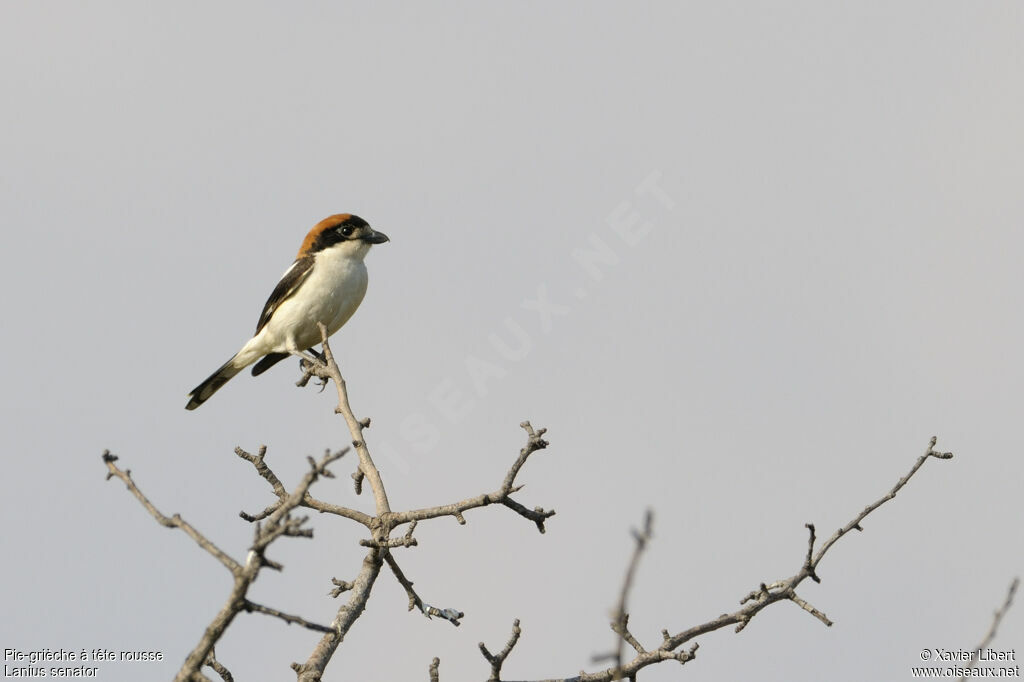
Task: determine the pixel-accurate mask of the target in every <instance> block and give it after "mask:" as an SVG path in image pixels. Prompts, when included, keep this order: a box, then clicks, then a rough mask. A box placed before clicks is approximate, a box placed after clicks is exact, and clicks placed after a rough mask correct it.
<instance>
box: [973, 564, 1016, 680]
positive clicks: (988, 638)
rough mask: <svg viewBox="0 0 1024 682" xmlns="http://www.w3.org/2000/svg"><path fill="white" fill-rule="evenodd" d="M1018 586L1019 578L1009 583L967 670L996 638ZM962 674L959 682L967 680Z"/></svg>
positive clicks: (975, 664)
mask: <svg viewBox="0 0 1024 682" xmlns="http://www.w3.org/2000/svg"><path fill="white" fill-rule="evenodd" d="M1019 585H1020V578H1014V579H1013V581H1012V582H1011V583H1010V589H1009V590H1007V591H1006V600H1005V601H1004V602H1003V605H1002V607H1000V608H999V609H996V612H995V613H994V614H993V616H992V625H990V626H989V628H988V632H987V633H985V638H984V639H982V640H981V644H979V645H978V646H976V647H975V648H974V653H973V654H972V655H971V663H970V665H968V666H967V668H966V669H967V670H971V669H972V668H974V667H975V666H977V665H978V659H979V658H980V657H981V652H982V651H984V650H985V649H987V648H988V645H989V644H991V643H992V640H994V639H995V638H996V632H997V631H998V630H999V624H1000V623H1002V622H1003V616H1005V615H1006V612H1007V611H1009V610H1010V607H1011V606H1013V596H1014V595H1015V594H1017V587H1018V586H1019ZM968 674H969V673H966V674H964V676H963V677H961V678H960V680H961V682H963V680H966V679H967V675H968Z"/></svg>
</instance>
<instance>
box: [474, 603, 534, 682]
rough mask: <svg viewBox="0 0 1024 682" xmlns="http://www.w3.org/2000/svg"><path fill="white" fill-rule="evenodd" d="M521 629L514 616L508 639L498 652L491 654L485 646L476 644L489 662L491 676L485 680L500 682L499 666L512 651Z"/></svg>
mask: <svg viewBox="0 0 1024 682" xmlns="http://www.w3.org/2000/svg"><path fill="white" fill-rule="evenodd" d="M522 632H523V631H522V630H521V629H520V628H519V619H518V618H516V619H515V620H514V621H512V634H511V635H510V636H509V638H508V641H507V642H505V648H503V649H502V650H501V651H500V652H499V653H498V654H492V653H491V652H490V651H488V650H487V646H486V645H485V644H484V643H483V642H480V643H479V644H478V645H477V646H479V647H480V653H481V654H483V655H484V658H486V659H487V662H488V663H490V664H491V676H490V677H488V678H487V682H500V681H501V666H503V665H504V664H505V659H506V658H508V655H509V654H510V653H512V648H513V647H514V646H515V645H516V642H518V641H519V635H521V634H522Z"/></svg>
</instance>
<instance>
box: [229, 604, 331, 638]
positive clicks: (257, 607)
mask: <svg viewBox="0 0 1024 682" xmlns="http://www.w3.org/2000/svg"><path fill="white" fill-rule="evenodd" d="M242 608H243V610H245V611H247V612H249V613H265V614H266V615H268V616H274V617H275V618H280V619H281V620H283V621H284V622H286V623H288V624H289V625H291V624H292V623H294V624H296V625H301V626H302V627H304V628H306V629H307V630H315V631H317V632H332V630H331V628H329V627H327V626H326V625H320V624H319V623H311V622H310V621H308V620H306V619H305V618H299V617H298V616H293V615H290V614H287V613H284V612H282V611H278V610H277V609H272V608H270V607H269V606H263V605H262V604H257V603H256V602H252V601H249V600H246V601H245V604H244V605H243V607H242Z"/></svg>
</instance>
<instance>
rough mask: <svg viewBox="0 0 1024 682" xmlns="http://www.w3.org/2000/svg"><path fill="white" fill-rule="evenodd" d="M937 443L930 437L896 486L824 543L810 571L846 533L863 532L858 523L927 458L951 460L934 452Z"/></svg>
mask: <svg viewBox="0 0 1024 682" xmlns="http://www.w3.org/2000/svg"><path fill="white" fill-rule="evenodd" d="M937 442H938V438H936V437H935V436H932V440H931V442H930V443H929V445H928V450H927V451H926V452H925V453H924V454H923V455H921V456H920V457H918V458H917V462H915V463H914V466H913V467H911V469H910V471H909V472H907V475H906V476H904V477H903V478H901V479H900V480H899V481H897V482H896V485H894V486H893V487H892V489H891V490H890V491H889V492H888V493H886V494H885V495H884V496H882V498H881V499H879V500H878V501H877V502H875V503H874V504H870V505H868V506H867V507H864V511H862V512H861V513H860V514H858V515H857V516H856V518H854V519H853V521H850V522H849V523H848V524H846V525H845V526H843V527H842V528H840V529H839V530H837V531H836V532H835V533H834V534H833V535H832V537H830V538H829V539H828V540H826V541H825V544H824V545H822V546H821V549H819V550H818V553H817V554H816V555H815V556H814V561H812V562H811V564H810V570H811V571H812V572H813V571H814V570H815V569H816V568H817V567H818V564H819V563H820V562H821V560H822V559H823V558H824V557H825V553H826V552H827V551H828V550H829V548H830V547H832V545H834V544H835V543H836V542H837V541H838V540H839V538H841V537H843V536H844V535H846V534H847V533H849V532H850V531H851V530H854V529H856V530H864V529H863V528H861V527H860V522H861V521H863V520H864V519H865V518H866V517H867V515H868V514H870V513H871V512H873V511H875V510H876V509H878V508H879V507H881V506H882V505H883V504H885V503H886V502H888V501H889V500H891V499H893V498H894V497H896V493H898V492H899V491H900V490H901V489H902V488H903V486H905V485H906V484H907V481H909V480H910V477H911V476H913V475H914V474H916V473H917V470H918V469H920V468H921V467H922V466H923V465H924V463H925V461H927V460H928V458H929V457H935V458H936V459H952V458H953V453H952V452H936V451H935V444H936V443H937Z"/></svg>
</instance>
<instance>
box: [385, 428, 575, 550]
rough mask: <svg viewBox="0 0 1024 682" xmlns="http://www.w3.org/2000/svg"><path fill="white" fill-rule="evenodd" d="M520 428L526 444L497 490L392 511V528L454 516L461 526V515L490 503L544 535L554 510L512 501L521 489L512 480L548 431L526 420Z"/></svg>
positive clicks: (542, 443)
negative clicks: (445, 502)
mask: <svg viewBox="0 0 1024 682" xmlns="http://www.w3.org/2000/svg"><path fill="white" fill-rule="evenodd" d="M519 426H520V427H522V428H523V430H525V431H526V435H527V440H526V445H525V446H524V447H523V448H522V449H520V451H519V457H517V458H516V461H515V462H513V463H512V467H511V468H510V469H509V470H508V472H507V473H506V474H505V478H504V480H503V481H502V483H501V486H500V487H499V488H498V489H497V490H495V491H494V492H491V493H483V494H482V495H477V496H476V497H470V498H467V499H465V500H462V501H461V502H454V503H452V504H442V505H438V506H436V507H427V508H424V509H414V510H411V511H405V512H393V513H392V514H391V515H390V522H391V525H392V527H396V526H400V525H402V524H403V523H409V522H411V521H424V520H426V519H435V518H438V517H440V516H453V517H455V520H456V521H458V522H459V524H460V525H461V524H465V523H466V519H465V517H464V516H463V512H466V511H469V510H470V509H476V508H478V507H486V506H487V505H490V504H502V505H504V506H506V507H508V508H509V509H511V510H512V511H514V512H516V513H517V514H519V515H520V516H522V517H523V518H526V519H529V520H530V521H533V522H534V523H535V524H536V525H537V530H539V531H540V532H541V533H543V532H544V530H545V529H544V522H545V521H546V520H547V519H549V518H551V517H552V516H554V515H555V512H554V510H547V511H545V510H544V509H543V508H541V507H534V508H533V509H532V510H531V509H527V508H526V507H524V506H523V505H521V504H519V503H518V502H516V501H515V500H513V499H512V497H511V495H512V494H513V493H515V492H517V491H518V490H519V489H520V487H517V486H515V480H516V476H517V475H518V474H519V470H520V469H522V468H523V465H524V464H525V463H526V460H527V459H528V458H529V457H530V455H532V454H533V453H534V452H537V451H538V450H543V449H545V448H546V447H547V446H548V441H546V440H544V438H543V436H544V434H545V433H546V432H547V429H536V430H534V428H533V426H532V425H531V424H530V422H528V421H525V422H523V423H522V424H520V425H519Z"/></svg>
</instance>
